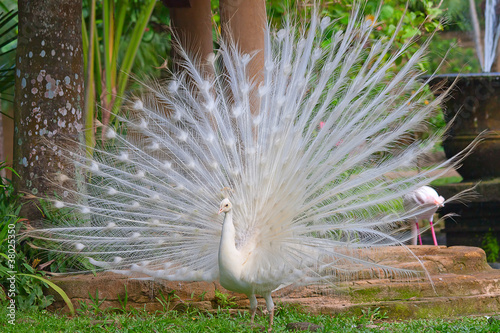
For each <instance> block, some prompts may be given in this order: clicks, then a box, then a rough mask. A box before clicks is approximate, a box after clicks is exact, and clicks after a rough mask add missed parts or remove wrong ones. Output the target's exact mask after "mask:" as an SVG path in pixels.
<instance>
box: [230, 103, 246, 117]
mask: <svg viewBox="0 0 500 333" xmlns="http://www.w3.org/2000/svg"><path fill="white" fill-rule="evenodd" d="M232 113H233V117H235V118H238V117H239V116H241V114H242V113H243V108H242V107H241V106H240V105H237V106H235V107H233V109H232Z"/></svg>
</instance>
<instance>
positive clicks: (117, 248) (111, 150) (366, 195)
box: [29, 10, 457, 319]
mask: <svg viewBox="0 0 500 333" xmlns="http://www.w3.org/2000/svg"><path fill="white" fill-rule="evenodd" d="M373 29H374V26H373V24H370V22H364V18H362V17H360V14H359V12H358V11H356V10H355V11H354V12H353V14H352V17H351V19H350V23H349V25H348V26H347V28H346V29H345V31H337V30H336V29H335V26H334V24H333V23H331V22H330V21H329V20H328V19H326V18H324V19H319V18H317V17H315V16H313V18H312V20H311V22H310V24H309V25H308V29H305V28H303V29H301V28H300V27H297V26H294V25H293V24H292V23H290V22H287V23H285V27H284V28H283V29H281V30H279V31H277V32H275V31H273V30H272V29H270V28H268V29H267V31H266V45H265V49H264V54H265V66H264V68H263V72H264V80H263V82H262V83H260V84H259V85H258V86H257V85H256V84H255V82H254V81H253V79H252V78H249V77H248V75H247V72H248V68H247V65H248V63H249V61H250V59H251V57H252V55H248V54H241V53H239V51H238V48H237V46H236V45H235V44H234V43H230V42H227V41H225V40H222V39H221V40H219V44H220V50H219V51H218V52H217V53H216V54H214V55H213V56H211V57H209V58H208V59H206V63H205V59H203V61H198V62H196V61H194V60H193V58H190V57H189V56H188V55H187V54H185V53H183V52H182V50H180V52H181V56H182V61H181V62H180V64H179V65H180V66H181V67H182V69H183V70H182V71H180V72H178V73H172V75H171V78H170V79H169V80H168V81H167V82H166V83H162V84H153V83H151V84H145V90H146V91H145V93H144V95H143V96H142V97H140V98H136V99H134V100H132V101H131V103H130V105H131V107H130V109H129V110H128V111H129V112H128V116H127V117H125V116H118V120H119V124H120V125H119V127H117V128H111V127H109V128H106V130H105V137H106V140H105V143H104V144H102V145H100V146H97V147H96V148H95V151H94V157H92V158H87V157H85V156H82V155H80V154H76V153H74V152H70V151H66V153H65V156H66V157H67V158H70V159H71V160H72V161H73V163H74V165H75V167H76V168H77V169H78V170H80V173H81V174H83V175H86V184H85V187H84V189H80V190H75V189H74V188H75V187H73V186H68V180H66V178H65V177H62V178H63V180H64V182H63V183H62V185H61V186H62V187H63V188H64V192H63V195H62V197H60V198H57V199H51V200H52V201H53V202H54V206H55V207H56V208H60V209H63V210H65V211H67V210H70V211H71V212H72V214H73V215H74V216H75V220H74V221H72V224H71V225H69V224H68V225H64V226H58V227H53V228H46V229H37V230H33V231H31V232H30V233H29V236H31V237H34V238H38V239H40V240H42V243H40V244H43V246H46V247H50V248H51V249H56V250H58V251H62V252H68V253H76V254H80V255H82V256H86V257H88V258H90V259H89V260H90V262H91V263H92V264H94V265H95V266H98V267H100V268H103V269H107V270H112V271H114V272H118V273H122V274H126V275H130V276H134V277H142V278H150V279H166V280H179V281H214V280H217V279H220V282H221V284H222V285H223V286H224V287H226V288H227V289H229V290H233V291H237V292H242V293H245V294H247V295H248V296H249V298H250V301H251V308H252V310H253V314H254V313H255V311H254V310H255V307H256V304H257V302H256V299H255V295H256V294H260V295H262V296H264V297H265V298H266V301H267V304H268V308H269V310H271V311H272V309H273V304H272V299H271V292H272V291H273V290H275V289H277V288H280V287H281V286H284V285H289V284H301V283H329V282H332V281H337V280H339V279H346V278H350V277H353V276H355V275H356V274H358V273H359V272H360V271H363V270H366V269H375V270H380V271H385V272H387V271H391V272H396V273H397V272H400V273H402V274H405V273H407V271H402V270H401V271H399V270H398V269H396V268H391V267H385V266H383V265H381V264H377V263H374V262H371V261H370V260H369V259H368V258H367V255H366V253H367V252H366V251H361V250H362V249H365V248H376V247H385V246H390V245H402V244H403V243H404V242H406V241H407V240H409V239H410V237H411V233H409V232H407V231H406V229H404V228H403V227H402V226H404V224H401V223H400V222H401V221H402V220H404V219H411V218H412V217H414V216H418V214H420V213H421V211H420V210H419V209H418V208H416V209H413V210H412V211H410V212H405V210H404V209H403V205H402V203H401V202H402V199H401V198H402V197H404V196H405V195H406V194H408V193H411V192H412V191H414V190H416V189H417V188H419V187H421V186H423V185H426V184H428V183H429V182H430V181H432V180H433V179H434V178H437V177H439V176H440V175H442V174H444V173H445V172H446V170H447V169H449V168H451V167H453V165H454V164H455V163H456V162H457V159H455V160H451V161H447V162H444V163H443V164H442V165H439V166H437V167H436V168H434V169H431V170H426V171H424V172H422V173H419V174H417V175H413V176H401V177H396V178H394V177H386V175H387V174H388V173H394V172H398V171H400V170H401V169H404V168H410V167H412V166H414V165H415V161H416V159H417V158H418V157H419V156H421V155H422V154H425V153H426V152H428V151H429V150H430V149H431V148H432V147H433V145H434V144H435V142H436V141H437V140H438V139H439V137H438V136H431V137H430V138H428V139H426V140H423V141H418V142H415V143H413V144H409V145H407V146H402V144H401V142H403V141H404V140H405V139H406V138H407V137H408V136H409V135H410V134H411V133H412V131H415V130H418V129H420V128H421V127H422V126H424V125H425V123H426V119H427V118H428V117H429V115H430V114H432V112H433V111H434V110H435V109H436V108H437V107H438V105H439V103H440V102H441V99H440V98H438V99H436V100H432V101H431V102H430V103H424V97H425V94H424V87H425V82H422V77H421V75H422V73H421V72H420V71H419V70H418V69H417V63H418V62H419V61H420V60H421V59H422V57H423V55H424V54H425V47H424V48H422V49H420V50H418V51H417V52H416V53H415V54H414V55H413V56H412V57H411V58H410V59H409V60H408V61H407V63H406V64H405V65H404V66H403V67H402V68H401V70H400V71H399V72H397V73H394V72H392V68H393V66H394V64H395V61H396V59H397V58H398V57H400V56H401V54H403V52H404V51H405V50H406V49H407V47H408V45H409V43H408V44H405V45H403V46H402V47H401V48H400V49H394V47H393V45H392V39H389V40H376V41H372V40H370V34H371V32H372V30H373ZM325 45H327V46H325ZM424 46H425V45H424ZM202 65H203V67H204V68H206V66H207V65H208V66H210V67H211V69H212V70H213V73H211V74H206V72H202V71H201V70H200V68H201V66H202ZM424 81H425V80H424ZM320 123H321V124H322V126H321V128H319V125H320ZM438 168H441V169H439V170H442V171H441V172H436V170H438ZM431 174H432V176H431ZM223 188H226V190H225V193H224V192H221V189H223ZM225 197H227V199H226V200H224V201H222V204H221V207H220V213H224V215H225V217H224V219H223V218H222V217H221V216H219V215H218V214H217V209H216V207H217V205H218V204H219V203H220V202H221V200H222V199H224V198H225ZM225 204H229V207H226V206H223V205H225ZM45 241H48V242H45ZM252 319H253V315H252Z"/></svg>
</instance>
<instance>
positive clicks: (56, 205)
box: [54, 201, 65, 208]
mask: <svg viewBox="0 0 500 333" xmlns="http://www.w3.org/2000/svg"><path fill="white" fill-rule="evenodd" d="M64 206H65V205H64V202H61V201H55V202H54V207H56V208H63V207H64Z"/></svg>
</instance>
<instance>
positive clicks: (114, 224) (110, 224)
mask: <svg viewBox="0 0 500 333" xmlns="http://www.w3.org/2000/svg"><path fill="white" fill-rule="evenodd" d="M114 228H116V223H114V222H109V223H108V224H107V225H106V227H105V228H104V230H112V229H114Z"/></svg>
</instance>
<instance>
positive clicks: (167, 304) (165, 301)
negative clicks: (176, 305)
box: [156, 290, 181, 312]
mask: <svg viewBox="0 0 500 333" xmlns="http://www.w3.org/2000/svg"><path fill="white" fill-rule="evenodd" d="M174 299H181V298H180V297H179V296H177V295H176V294H175V290H171V291H169V292H168V294H167V297H165V295H163V293H162V292H161V291H160V297H156V300H157V301H158V302H160V304H161V305H162V307H163V312H167V311H169V310H171V306H172V301H173V300H174Z"/></svg>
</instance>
